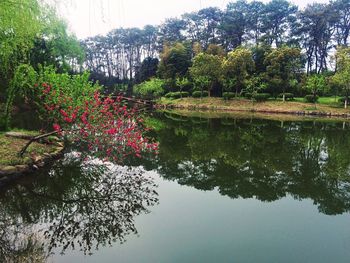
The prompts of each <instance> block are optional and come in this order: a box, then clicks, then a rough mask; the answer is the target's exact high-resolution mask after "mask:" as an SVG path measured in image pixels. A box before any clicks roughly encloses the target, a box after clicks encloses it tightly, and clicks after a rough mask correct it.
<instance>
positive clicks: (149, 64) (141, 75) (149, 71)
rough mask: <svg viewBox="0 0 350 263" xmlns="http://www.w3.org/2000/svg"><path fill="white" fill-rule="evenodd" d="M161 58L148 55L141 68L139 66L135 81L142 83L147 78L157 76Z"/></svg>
mask: <svg viewBox="0 0 350 263" xmlns="http://www.w3.org/2000/svg"><path fill="white" fill-rule="evenodd" d="M158 63H159V60H158V59H157V58H151V57H147V58H145V59H144V60H143V61H142V63H141V66H140V68H137V70H136V73H135V81H136V83H141V82H144V81H146V80H150V79H151V78H153V77H155V76H156V74H157V70H158Z"/></svg>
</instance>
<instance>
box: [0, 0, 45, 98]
mask: <svg viewBox="0 0 350 263" xmlns="http://www.w3.org/2000/svg"><path fill="white" fill-rule="evenodd" d="M40 17H41V10H40V5H39V3H38V1H37V0H22V1H5V0H3V1H0V18H1V19H0V50H1V51H0V91H1V96H2V97H4V94H5V90H6V88H7V87H8V85H9V82H10V80H11V78H12V77H13V74H14V71H15V68H16V67H17V66H18V65H19V64H21V63H28V61H29V51H30V49H31V48H32V47H33V46H34V40H35V38H36V36H37V35H38V34H39V33H40V31H41V30H42V26H43V23H42V21H41V20H40Z"/></svg>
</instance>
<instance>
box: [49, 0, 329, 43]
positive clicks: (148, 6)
mask: <svg viewBox="0 0 350 263" xmlns="http://www.w3.org/2000/svg"><path fill="white" fill-rule="evenodd" d="M52 1H53V2H55V3H56V6H57V8H58V10H59V14H60V15H61V16H62V17H63V18H64V19H65V20H66V21H67V22H68V27H69V29H70V31H71V32H73V33H74V34H75V35H76V36H77V37H78V38H80V39H83V38H86V37H89V36H95V35H99V34H100V35H105V34H106V33H108V32H109V31H110V30H112V29H114V28H118V27H124V28H127V27H139V28H142V27H143V26H145V25H147V24H150V25H159V24H161V23H162V22H163V21H164V20H165V19H166V18H171V17H180V16H181V15H182V14H184V13H189V12H193V11H198V10H199V9H201V8H205V7H214V6H215V7H219V8H221V9H224V8H225V7H226V5H227V3H229V2H233V1H235V0H233V1H232V0H231V1H230V0H52ZM262 2H268V0H262ZM291 2H293V3H294V4H296V5H298V6H299V7H301V8H303V7H305V6H306V5H307V4H309V3H313V2H318V3H327V2H328V0H291Z"/></svg>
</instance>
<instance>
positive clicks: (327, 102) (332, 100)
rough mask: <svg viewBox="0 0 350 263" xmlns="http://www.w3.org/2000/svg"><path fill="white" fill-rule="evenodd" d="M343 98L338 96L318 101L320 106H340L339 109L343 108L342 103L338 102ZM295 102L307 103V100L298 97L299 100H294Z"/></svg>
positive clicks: (322, 98) (321, 98)
mask: <svg viewBox="0 0 350 263" xmlns="http://www.w3.org/2000/svg"><path fill="white" fill-rule="evenodd" d="M340 98H341V97H339V96H336V97H334V96H333V97H320V98H319V99H318V101H317V103H318V104H324V105H331V106H338V107H340V108H341V107H343V106H342V105H341V103H339V102H338V100H339V99H340ZM294 101H298V102H305V103H306V101H305V98H301V97H298V98H294Z"/></svg>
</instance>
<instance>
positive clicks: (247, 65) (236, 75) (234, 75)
mask: <svg viewBox="0 0 350 263" xmlns="http://www.w3.org/2000/svg"><path fill="white" fill-rule="evenodd" d="M253 69H254V60H253V56H252V52H251V51H250V50H248V49H246V48H242V47H240V48H236V49H235V50H234V51H231V52H229V53H228V54H227V58H225V59H224V60H223V62H222V82H223V84H224V86H225V87H226V89H231V88H234V87H235V90H236V96H237V95H238V93H239V92H240V91H241V90H242V88H243V87H244V85H245V82H246V81H247V78H248V76H249V72H251V71H253Z"/></svg>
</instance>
